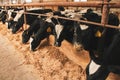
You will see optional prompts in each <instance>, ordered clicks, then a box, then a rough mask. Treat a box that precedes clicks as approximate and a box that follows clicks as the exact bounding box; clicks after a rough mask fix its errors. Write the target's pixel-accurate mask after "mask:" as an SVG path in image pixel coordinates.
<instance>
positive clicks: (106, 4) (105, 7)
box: [0, 0, 120, 29]
mask: <svg viewBox="0 0 120 80" xmlns="http://www.w3.org/2000/svg"><path fill="white" fill-rule="evenodd" d="M110 1H111V0H101V1H88V2H42V3H29V4H0V6H4V7H9V6H13V7H23V8H24V14H32V15H42V16H48V15H44V14H35V13H27V12H26V7H36V6H37V7H46V6H50V7H52V6H64V7H98V8H101V9H102V19H101V23H95V22H91V21H84V20H76V19H70V18H65V17H58V16H52V17H55V18H62V19H67V20H73V21H78V22H83V23H87V24H93V25H98V26H102V27H109V28H116V29H120V27H118V26H112V25H107V23H108V14H109V10H110V8H120V2H110ZM24 21H25V22H24V23H25V24H26V16H25V15H24Z"/></svg>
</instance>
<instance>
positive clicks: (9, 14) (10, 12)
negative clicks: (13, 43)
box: [8, 9, 14, 20]
mask: <svg viewBox="0 0 120 80" xmlns="http://www.w3.org/2000/svg"><path fill="white" fill-rule="evenodd" d="M13 11H14V10H13V9H11V10H8V20H10V18H11V15H12V12H13Z"/></svg>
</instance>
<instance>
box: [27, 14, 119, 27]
mask: <svg viewBox="0 0 120 80" xmlns="http://www.w3.org/2000/svg"><path fill="white" fill-rule="evenodd" d="M25 14H31V15H38V16H48V17H54V18H61V19H65V20H72V21H78V22H82V23H86V24H92V25H97V26H100V27H108V28H115V29H120V27H118V26H113V25H107V24H100V23H96V22H91V21H85V20H78V19H70V18H65V17H60V16H51V15H46V14H37V13H28V12H25Z"/></svg>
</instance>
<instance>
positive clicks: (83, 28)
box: [80, 24, 88, 30]
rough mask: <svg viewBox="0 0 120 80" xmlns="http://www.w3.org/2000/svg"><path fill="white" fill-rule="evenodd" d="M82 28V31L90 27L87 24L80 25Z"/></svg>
mask: <svg viewBox="0 0 120 80" xmlns="http://www.w3.org/2000/svg"><path fill="white" fill-rule="evenodd" d="M80 28H81V30H86V29H88V26H87V25H85V24H80Z"/></svg>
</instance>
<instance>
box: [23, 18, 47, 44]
mask: <svg viewBox="0 0 120 80" xmlns="http://www.w3.org/2000/svg"><path fill="white" fill-rule="evenodd" d="M44 19H45V17H38V18H37V19H36V20H35V21H34V22H33V23H32V24H31V25H30V27H29V28H28V29H26V30H25V31H23V33H22V43H24V44H25V43H27V42H28V41H29V39H30V37H31V36H32V35H34V34H36V33H37V31H38V30H39V28H40V26H42V25H41V23H43V21H44Z"/></svg>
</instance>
